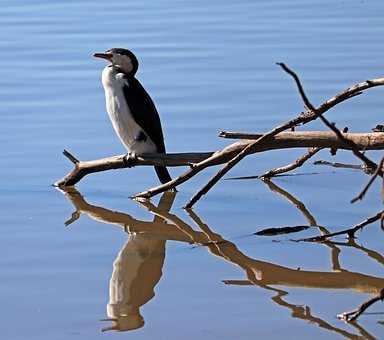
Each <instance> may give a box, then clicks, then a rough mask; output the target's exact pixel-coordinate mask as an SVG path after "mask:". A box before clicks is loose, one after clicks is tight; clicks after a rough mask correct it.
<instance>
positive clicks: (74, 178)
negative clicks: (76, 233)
mask: <svg viewBox="0 0 384 340" xmlns="http://www.w3.org/2000/svg"><path fill="white" fill-rule="evenodd" d="M343 135H344V136H345V138H346V139H348V140H351V141H353V142H354V143H355V145H356V146H357V147H358V148H359V149H360V150H383V149H384V133H380V132H371V133H345V134H343ZM220 136H222V137H225V138H240V139H242V138H243V136H244V137H245V136H246V137H248V138H247V139H245V140H241V141H238V142H236V143H233V144H231V145H229V146H227V147H226V148H224V149H223V150H219V151H216V152H200V153H198V152H195V153H172V154H166V155H164V154H155V153H154V154H143V155H139V156H137V157H136V158H135V159H132V160H130V162H129V163H127V162H126V159H125V157H126V155H118V156H113V157H107V158H102V159H98V160H92V161H79V160H78V159H77V158H76V157H75V156H73V155H72V154H71V153H69V152H68V151H66V150H65V151H64V155H65V156H66V157H67V158H68V159H69V160H70V161H71V162H72V163H73V164H74V165H75V167H74V169H73V170H72V171H71V172H70V173H68V174H67V175H66V176H65V177H64V178H62V179H61V180H59V181H57V182H56V183H55V185H56V186H59V187H65V186H72V185H75V184H76V183H78V182H79V181H80V180H81V179H82V178H83V177H84V176H86V175H88V174H91V173H94V172H100V171H106V170H112V169H123V168H128V167H130V166H148V165H165V166H170V167H175V166H191V164H192V168H191V169H190V171H193V169H194V166H193V164H196V163H200V164H201V163H204V166H205V167H208V166H213V165H219V164H223V163H225V162H227V161H228V160H230V159H231V158H232V157H233V156H234V155H236V154H237V153H238V152H239V151H241V150H243V149H244V147H246V146H248V145H251V144H252V143H253V139H258V138H260V137H261V136H263V135H262V134H245V135H244V134H241V133H234V132H221V133H220ZM308 147H316V148H336V149H345V150H350V149H351V147H350V146H347V145H344V144H343V143H342V142H341V141H340V140H339V139H338V138H337V137H336V136H335V134H334V133H332V132H328V131H310V132H282V133H280V134H278V135H276V136H274V137H272V138H270V139H269V140H267V141H265V142H263V143H260V144H258V145H255V146H253V147H252V148H251V151H250V152H252V153H259V152H264V151H269V150H278V149H289V148H308ZM208 160H209V161H208ZM266 177H270V176H266ZM172 182H173V181H172ZM182 182H184V181H180V182H178V183H177V185H178V184H181V183H182ZM169 187H170V188H172V187H174V185H169ZM153 192H155V191H153ZM153 192H150V193H149V194H148V195H140V194H138V195H137V196H138V197H140V196H141V197H151V196H153V195H155V193H153Z"/></svg>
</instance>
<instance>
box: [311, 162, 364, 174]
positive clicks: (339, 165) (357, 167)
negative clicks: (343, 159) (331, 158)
mask: <svg viewBox="0 0 384 340" xmlns="http://www.w3.org/2000/svg"><path fill="white" fill-rule="evenodd" d="M313 164H314V165H327V166H331V167H333V168H343V169H354V170H363V171H364V169H365V168H366V167H365V166H363V165H357V164H345V163H338V162H328V161H324V160H318V161H316V162H313Z"/></svg>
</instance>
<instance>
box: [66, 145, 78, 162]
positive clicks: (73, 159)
mask: <svg viewBox="0 0 384 340" xmlns="http://www.w3.org/2000/svg"><path fill="white" fill-rule="evenodd" d="M63 155H64V156H65V157H67V158H68V159H69V160H70V161H71V162H72V163H73V164H77V163H79V162H80V161H79V160H78V159H77V158H76V157H75V156H74V155H72V154H71V153H70V152H69V151H68V150H66V149H64V151H63Z"/></svg>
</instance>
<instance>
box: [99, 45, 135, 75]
mask: <svg viewBox="0 0 384 340" xmlns="http://www.w3.org/2000/svg"><path fill="white" fill-rule="evenodd" d="M93 56H94V57H96V58H102V59H106V60H108V61H109V62H110V63H111V64H112V65H113V66H116V67H118V68H120V69H121V70H122V71H123V72H124V73H125V74H127V75H131V76H134V75H135V73H136V72H137V69H138V67H139V62H138V60H137V58H136V56H135V55H134V54H133V53H132V52H131V51H130V50H127V49H125V48H111V49H109V50H107V51H105V52H104V53H94V54H93Z"/></svg>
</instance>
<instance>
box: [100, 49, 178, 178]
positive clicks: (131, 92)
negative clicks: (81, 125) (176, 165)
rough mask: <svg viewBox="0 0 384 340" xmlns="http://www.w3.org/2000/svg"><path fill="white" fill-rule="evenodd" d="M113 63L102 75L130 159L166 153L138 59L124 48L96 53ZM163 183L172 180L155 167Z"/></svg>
mask: <svg viewBox="0 0 384 340" xmlns="http://www.w3.org/2000/svg"><path fill="white" fill-rule="evenodd" d="M93 56H94V57H96V58H103V59H106V60H108V61H109V62H110V65H108V66H107V67H105V68H104V70H103V72H102V77H101V79H102V83H103V87H104V91H105V101H106V106H107V111H108V115H109V118H110V119H111V121H112V125H113V128H114V129H115V131H116V133H117V135H118V136H119V138H120V140H121V142H122V143H123V144H124V146H125V147H126V149H127V150H128V152H129V154H130V157H135V155H138V154H142V153H165V145H164V137H163V131H162V128H161V122H160V117H159V114H158V112H157V110H156V107H155V104H154V103H153V101H152V99H151V97H150V96H149V94H148V93H147V91H145V89H144V87H143V86H142V85H141V84H140V82H139V81H138V80H137V79H136V77H135V74H136V72H137V69H138V67H139V62H138V60H137V58H136V56H135V55H134V54H133V53H132V52H131V51H129V50H127V49H124V48H112V49H110V50H107V51H105V52H104V53H95V54H94V55H93ZM155 171H156V173H157V176H158V177H159V179H160V182H161V183H166V182H169V181H170V180H171V176H170V175H169V172H168V170H167V168H166V167H164V166H155Z"/></svg>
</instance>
